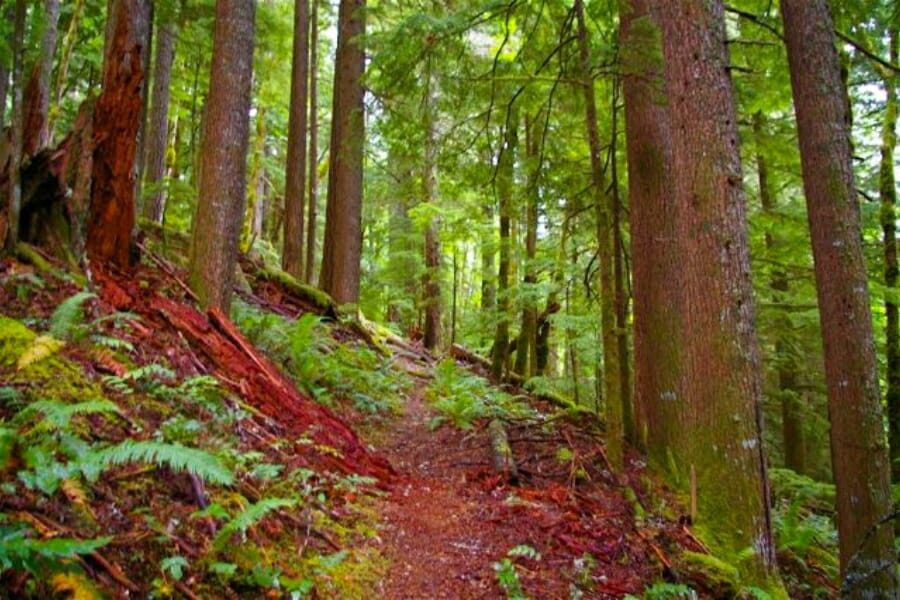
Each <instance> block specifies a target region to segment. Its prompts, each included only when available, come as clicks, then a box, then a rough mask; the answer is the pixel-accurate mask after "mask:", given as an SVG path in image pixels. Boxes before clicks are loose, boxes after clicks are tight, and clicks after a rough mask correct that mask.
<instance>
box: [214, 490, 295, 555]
mask: <svg viewBox="0 0 900 600" xmlns="http://www.w3.org/2000/svg"><path fill="white" fill-rule="evenodd" d="M296 504H297V501H296V500H293V499H290V498H264V499H263V500H260V501H259V502H257V503H255V504H251V505H250V506H248V507H247V508H245V509H244V510H243V511H241V512H240V513H239V514H238V515H237V516H235V517H234V518H233V519H231V520H230V521H229V522H228V523H226V524H225V526H224V527H222V529H221V530H220V531H219V533H218V534H216V537H215V539H214V540H213V548H215V549H216V550H221V549H222V547H223V546H224V545H225V544H226V543H228V540H229V539H231V536H232V535H233V534H235V533H238V532H240V533H244V532H245V531H247V530H248V529H249V528H250V527H252V526H254V525H256V524H257V523H259V522H260V521H262V519H263V517H265V516H266V515H267V514H269V513H270V512H272V511H273V510H277V509H279V508H287V507H290V506H296Z"/></svg>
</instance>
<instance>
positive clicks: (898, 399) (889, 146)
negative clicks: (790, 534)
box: [879, 28, 900, 483]
mask: <svg viewBox="0 0 900 600" xmlns="http://www.w3.org/2000/svg"><path fill="white" fill-rule="evenodd" d="M889 35H890V51H889V57H888V59H889V60H890V61H891V62H892V63H894V64H897V55H898V52H897V46H898V40H897V38H898V33H897V29H896V28H893V29H891V31H890V34H889ZM883 78H884V88H885V92H886V95H887V98H886V100H885V109H884V122H883V123H882V132H881V168H880V171H879V193H880V195H881V230H882V232H883V234H884V285H885V286H886V287H887V288H888V294H887V295H886V296H885V301H884V313H885V326H884V334H885V339H886V341H887V343H886V347H885V358H886V360H887V373H886V379H887V395H886V402H887V411H888V432H889V441H890V444H889V446H890V460H891V480H892V481H893V482H894V483H900V311H898V306H897V304H898V303H897V300H896V296H895V295H894V294H896V293H897V287H898V286H897V283H898V278H900V268H898V265H897V182H896V181H895V179H894V166H895V165H894V150H895V149H896V147H897V85H896V75H894V74H893V73H887V72H886V73H885V74H884V76H883Z"/></svg>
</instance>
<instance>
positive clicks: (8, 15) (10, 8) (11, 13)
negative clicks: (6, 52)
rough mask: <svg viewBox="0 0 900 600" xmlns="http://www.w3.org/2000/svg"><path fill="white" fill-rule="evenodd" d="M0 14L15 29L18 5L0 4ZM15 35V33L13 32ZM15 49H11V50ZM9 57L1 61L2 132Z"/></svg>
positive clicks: (0, 120)
mask: <svg viewBox="0 0 900 600" xmlns="http://www.w3.org/2000/svg"><path fill="white" fill-rule="evenodd" d="M0 14H2V15H3V18H4V19H6V21H7V23H13V28H15V18H16V3H15V2H0ZM13 33H14V34H15V32H13ZM12 49H13V48H12V47H11V48H10V50H12ZM8 58H9V57H4V58H3V60H0V131H3V130H4V129H6V99H7V98H8V97H9V77H10V75H11V74H12V73H11V72H12V65H11V64H10V62H7V59H8Z"/></svg>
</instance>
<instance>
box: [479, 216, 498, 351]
mask: <svg viewBox="0 0 900 600" xmlns="http://www.w3.org/2000/svg"><path fill="white" fill-rule="evenodd" d="M481 206H482V211H483V212H484V222H485V223H487V229H486V230H485V231H483V232H482V234H481V240H480V242H481V243H480V254H481V305H480V308H481V318H482V320H483V322H484V323H486V324H487V323H490V324H493V322H494V316H495V311H496V308H497V268H496V254H497V243H496V241H495V239H494V237H495V235H494V232H495V231H496V229H494V202H493V200H489V201H487V202H485V203H484V204H482V205H481ZM487 331H489V328H488V327H484V328H483V329H482V332H484V333H483V337H482V341H481V343H482V346H484V345H486V344H487V341H488V339H489V337H488V335H487Z"/></svg>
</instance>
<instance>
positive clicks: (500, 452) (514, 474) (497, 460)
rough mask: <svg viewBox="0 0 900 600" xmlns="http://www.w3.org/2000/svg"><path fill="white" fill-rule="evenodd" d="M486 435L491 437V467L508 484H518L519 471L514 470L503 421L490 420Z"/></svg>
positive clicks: (510, 447)
mask: <svg viewBox="0 0 900 600" xmlns="http://www.w3.org/2000/svg"><path fill="white" fill-rule="evenodd" d="M488 433H489V435H490V437H491V467H492V468H493V469H494V471H495V472H497V473H498V474H500V475H502V476H503V477H505V478H506V481H507V482H508V483H512V484H516V483H518V482H519V470H518V468H516V459H515V457H514V456H513V452H512V446H510V445H509V436H507V435H506V427H504V425H503V421H501V420H500V419H492V420H491V422H490V423H488Z"/></svg>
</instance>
